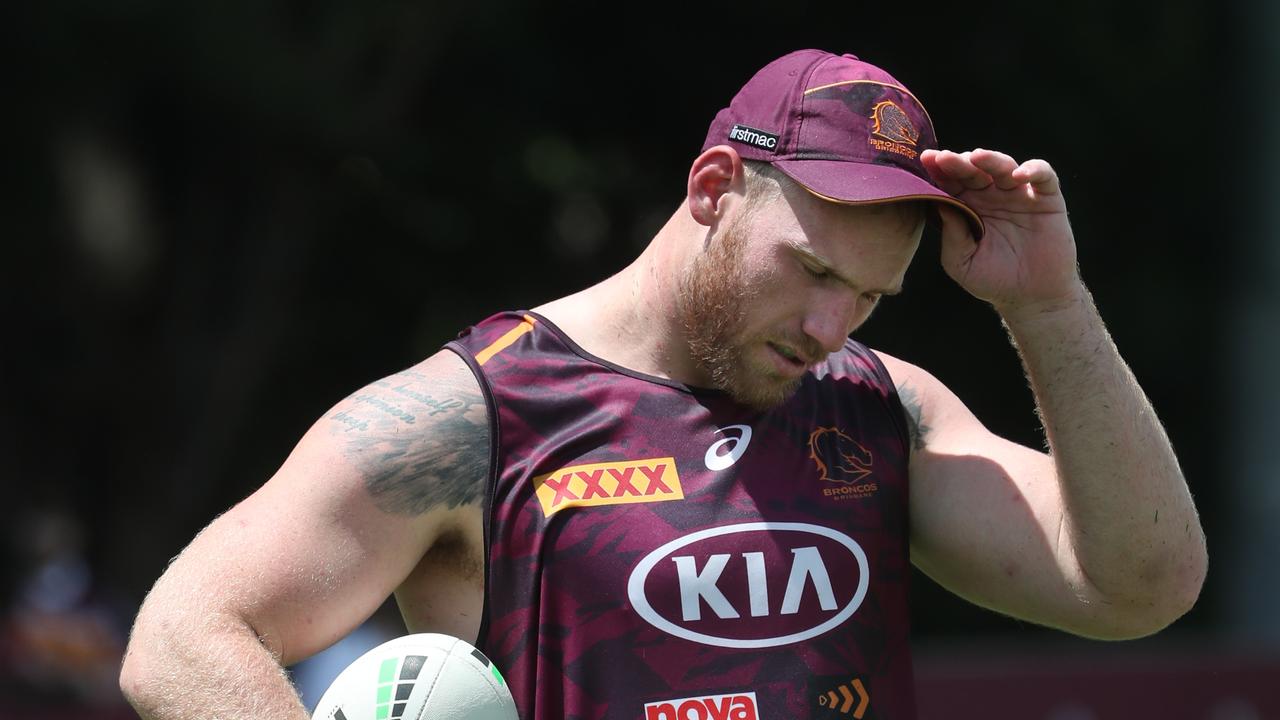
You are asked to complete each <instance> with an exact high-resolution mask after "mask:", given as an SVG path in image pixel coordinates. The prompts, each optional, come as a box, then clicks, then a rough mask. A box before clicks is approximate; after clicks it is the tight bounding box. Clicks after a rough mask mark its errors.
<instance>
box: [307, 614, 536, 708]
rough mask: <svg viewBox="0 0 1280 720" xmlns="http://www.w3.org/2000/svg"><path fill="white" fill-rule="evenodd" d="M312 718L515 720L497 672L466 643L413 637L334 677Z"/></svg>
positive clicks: (362, 658) (397, 641)
mask: <svg viewBox="0 0 1280 720" xmlns="http://www.w3.org/2000/svg"><path fill="white" fill-rule="evenodd" d="M311 717H312V718H315V719H316V720H519V716H518V715H517V714H516V704H515V701H514V700H512V699H511V691H510V690H508V689H507V681H506V680H504V679H503V677H502V674H501V673H500V672H498V668H497V667H496V666H495V665H494V664H493V663H492V662H490V661H489V659H488V658H486V657H485V656H484V654H482V653H481V652H480V651H479V650H477V649H475V648H474V647H472V646H471V644H470V643H468V642H466V641H464V640H459V639H458V638H456V637H452V636H449V635H440V634H437V633H419V634H416V635H405V636H404V637H398V638H396V639H394V640H389V641H387V642H385V643H383V644H381V645H379V646H378V647H376V648H374V649H372V650H370V651H369V652H367V653H365V654H364V655H361V656H360V657H359V658H357V659H356V660H355V662H353V663H351V664H350V665H348V666H347V667H346V669H345V670H343V671H342V672H341V673H339V674H338V677H337V678H336V679H334V681H333V684H332V685H330V686H329V689H328V690H325V691H324V696H323V697H321V698H320V704H319V705H317V706H316V710H315V712H314V713H312V714H311Z"/></svg>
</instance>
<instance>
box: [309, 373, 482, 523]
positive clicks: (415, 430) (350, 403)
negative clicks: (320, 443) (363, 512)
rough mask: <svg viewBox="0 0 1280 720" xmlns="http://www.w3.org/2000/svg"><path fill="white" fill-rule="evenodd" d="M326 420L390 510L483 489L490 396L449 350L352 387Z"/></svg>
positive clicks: (463, 498)
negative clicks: (487, 396) (351, 390)
mask: <svg viewBox="0 0 1280 720" xmlns="http://www.w3.org/2000/svg"><path fill="white" fill-rule="evenodd" d="M320 426H322V427H323V428H324V429H325V430H326V431H327V433H328V442H329V443H331V444H332V445H333V446H334V448H333V449H334V450H337V451H338V452H340V453H341V454H342V455H343V456H344V457H345V458H346V459H347V460H348V461H349V462H351V463H352V464H353V465H355V466H356V467H357V468H358V469H359V470H360V474H361V476H362V477H363V480H364V484H365V487H366V489H367V491H368V493H369V495H370V497H371V498H372V499H373V501H374V502H375V503H376V504H377V506H378V507H379V508H380V509H382V510H383V511H384V512H390V513H396V514H402V515H421V514H424V513H427V512H429V511H432V510H434V509H437V508H441V509H445V510H452V509H454V508H457V507H459V506H463V505H472V504H475V503H477V502H478V501H479V500H480V499H481V498H482V496H483V492H484V481H485V479H486V478H487V476H488V470H489V453H490V451H489V443H490V440H489V421H488V414H487V411H486V408H485V401H484V396H483V394H482V392H481V390H480V386H479V384H478V382H477V381H476V378H475V376H474V375H473V374H472V372H471V370H470V368H468V367H467V365H466V363H465V362H463V360H462V359H461V358H460V357H458V356H457V355H456V354H454V353H453V352H451V351H449V350H442V351H440V352H438V353H436V354H435V355H433V356H431V357H429V358H427V359H426V360H424V361H422V362H420V363H418V364H417V365H414V366H413V367H410V368H408V369H406V370H402V371H400V372H398V373H395V374H393V375H389V376H387V377H385V378H382V379H381V380H377V381H375V382H373V383H370V384H369V385H367V386H365V387H363V388H361V389H360V390H358V391H356V392H355V393H352V394H351V395H350V396H348V397H347V398H345V399H344V400H343V401H341V402H339V403H338V404H337V405H335V406H334V407H333V408H332V409H331V410H330V411H329V412H328V414H327V415H326V417H325V419H324V420H323V421H322V422H321V423H320Z"/></svg>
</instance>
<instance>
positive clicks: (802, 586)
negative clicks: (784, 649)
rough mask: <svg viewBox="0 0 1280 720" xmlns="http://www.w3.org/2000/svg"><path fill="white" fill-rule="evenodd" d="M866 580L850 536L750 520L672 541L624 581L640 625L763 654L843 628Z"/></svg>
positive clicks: (865, 566)
mask: <svg viewBox="0 0 1280 720" xmlns="http://www.w3.org/2000/svg"><path fill="white" fill-rule="evenodd" d="M869 582H870V567H869V566H868V564H867V555H866V553H865V552H863V550H862V547H861V546H859V545H858V543H857V542H855V541H854V540H853V538H851V537H849V536H848V535H845V534H844V533H841V532H838V531H836V530H832V529H831V528H826V527H822V526H820V525H810V524H807V523H783V522H757V523H743V524H740V525H726V526H724V527H718V528H709V529H707V530H700V531H698V532H695V533H692V534H689V535H686V536H684V537H682V538H678V539H676V540H672V541H671V542H669V543H667V544H665V545H663V546H662V547H660V548H658V549H657V550H654V551H653V552H651V553H649V554H648V555H646V556H645V557H644V558H642V559H641V560H640V562H639V563H638V564H637V565H636V566H635V568H634V569H633V570H632V571H631V577H630V578H628V580H627V596H628V598H629V599H630V600H631V606H632V607H633V608H635V611H636V613H637V614H639V615H640V617H642V618H644V620H645V622H647V623H649V624H650V625H653V626H654V627H656V628H658V629H659V630H662V631H663V632H666V633H669V634H671V635H674V636H676V637H679V638H683V639H685V640H690V641H693V642H696V643H701V644H703V645H714V646H716V647H730V648H766V647H777V646H779V645H788V644H790V643H795V642H800V641H802V640H808V639H809V638H813V637H817V636H819V635H822V634H823V633H826V632H828V631H830V630H832V629H834V628H836V627H838V626H839V625H840V624H841V623H843V622H844V621H846V620H848V619H849V618H850V617H852V616H853V613H854V612H855V611H857V609H858V606H860V605H861V604H862V600H863V598H865V597H866V594H867V586H868V584H869Z"/></svg>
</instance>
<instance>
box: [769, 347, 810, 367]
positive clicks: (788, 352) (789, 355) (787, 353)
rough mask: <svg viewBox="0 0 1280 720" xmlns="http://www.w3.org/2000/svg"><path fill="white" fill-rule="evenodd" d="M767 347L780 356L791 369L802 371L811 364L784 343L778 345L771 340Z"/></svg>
mask: <svg viewBox="0 0 1280 720" xmlns="http://www.w3.org/2000/svg"><path fill="white" fill-rule="evenodd" d="M769 349H770V350H773V353H774V355H776V356H778V357H779V358H781V359H782V361H783V362H784V363H785V365H786V366H787V367H789V368H790V369H792V370H800V371H803V370H806V369H808V367H809V365H810V364H811V363H809V362H808V361H806V360H805V359H804V358H802V357H800V356H799V355H798V354H796V352H795V351H794V350H792V349H791V348H789V347H787V346H785V345H778V344H777V343H772V342H771V343H769Z"/></svg>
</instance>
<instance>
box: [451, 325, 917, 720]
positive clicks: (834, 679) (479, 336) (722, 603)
mask: <svg viewBox="0 0 1280 720" xmlns="http://www.w3.org/2000/svg"><path fill="white" fill-rule="evenodd" d="M449 347H450V348H452V349H453V350H454V351H456V352H458V353H459V354H460V355H462V357H463V358H464V359H465V360H466V361H467V363H468V364H469V365H470V366H471V368H472V370H473V371H474V372H475V373H476V375H477V377H478V378H479V379H480V384H481V386H482V388H483V389H484V393H485V396H486V401H487V402H488V408H489V417H490V419H491V428H492V433H493V435H492V437H493V440H494V442H493V448H494V452H493V458H492V461H491V462H492V469H491V474H490V479H489V487H488V495H487V498H488V513H487V518H486V527H485V536H486V541H487V545H488V556H487V558H486V586H485V589H486V593H485V598H486V605H485V614H484V620H483V624H482V627H481V631H480V638H479V640H478V644H479V646H480V648H481V650H483V651H484V652H485V653H486V654H487V655H488V656H489V657H490V658H492V659H493V660H494V661H495V662H496V663H497V666H498V667H499V668H501V670H502V672H503V673H504V674H505V676H506V679H507V681H508V682H509V684H510V687H511V692H512V695H513V696H514V697H515V700H516V705H517V706H518V707H519V709H520V717H521V719H522V720H604V719H607V720H624V719H625V720H800V719H804V718H841V719H842V720H848V719H850V718H853V719H855V720H906V719H910V718H914V717H915V701H914V696H913V680H912V671H911V655H910V648H909V645H908V641H909V631H908V614H907V586H908V581H909V575H910V566H909V562H910V561H909V555H908V538H907V434H906V429H905V426H904V419H903V411H902V406H901V404H900V403H899V401H898V397H897V394H896V392H895V391H894V387H893V384H892V382H891V380H890V378H889V374H888V372H887V371H886V370H885V369H884V366H883V365H881V364H880V362H879V359H878V358H876V357H875V356H874V355H873V354H872V353H871V351H870V350H868V349H867V348H865V347H864V346H862V345H859V344H858V343H855V342H853V341H852V340H851V341H849V342H847V343H846V345H845V348H844V350H843V351H841V352H838V353H835V354H833V355H832V356H830V357H829V358H828V359H827V360H826V361H825V362H823V363H821V364H820V365H818V366H817V367H815V368H814V369H813V370H812V371H811V372H810V373H809V374H808V375H806V376H805V377H804V380H803V382H802V384H801V385H800V388H799V390H798V391H797V392H796V394H795V395H794V396H793V397H792V398H790V399H789V400H787V401H786V402H785V403H783V404H782V405H780V406H778V407H776V408H774V409H772V410H769V411H767V412H760V411H758V410H753V409H750V408H747V407H744V406H742V405H739V404H738V403H736V402H734V401H732V400H731V399H729V397H728V396H727V395H726V394H724V393H722V392H719V391H713V390H703V389H697V388H690V387H688V386H685V385H681V384H679V383H676V382H672V381H669V380H664V379H661V378H655V377H650V376H647V375H643V374H640V373H636V372H633V371H631V370H627V369H625V368H622V367H619V366H616V365H613V364H611V363H608V362H605V361H603V360H601V359H600V358H597V357H595V356H593V355H590V354H588V353H587V352H585V351H584V350H582V349H581V348H580V347H578V346H577V345H576V344H575V343H574V342H573V341H571V340H570V339H569V338H567V337H566V336H565V335H564V334H563V333H562V332H561V331H560V330H559V329H558V328H556V327H555V326H554V325H552V324H551V323H550V322H549V321H548V320H546V319H545V318H542V317H540V316H537V315H534V314H532V313H502V314H498V315H495V316H493V317H491V318H489V319H487V320H485V321H484V322H482V323H480V324H479V325H477V326H475V327H473V328H470V329H468V330H467V331H465V332H464V333H463V334H462V335H461V336H460V337H459V339H458V340H457V341H455V342H453V343H450V344H449Z"/></svg>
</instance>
